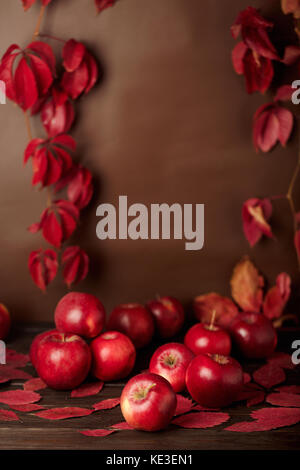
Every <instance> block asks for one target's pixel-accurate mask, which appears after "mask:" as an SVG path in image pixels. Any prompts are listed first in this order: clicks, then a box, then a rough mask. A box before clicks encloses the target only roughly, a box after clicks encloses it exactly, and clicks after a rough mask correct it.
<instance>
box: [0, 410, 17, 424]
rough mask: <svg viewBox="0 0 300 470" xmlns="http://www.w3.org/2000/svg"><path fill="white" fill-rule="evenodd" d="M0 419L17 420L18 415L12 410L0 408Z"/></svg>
mask: <svg viewBox="0 0 300 470" xmlns="http://www.w3.org/2000/svg"><path fill="white" fill-rule="evenodd" d="M0 421H19V417H18V416H17V415H16V413H14V412H13V411H9V410H0Z"/></svg>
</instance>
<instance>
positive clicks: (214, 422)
mask: <svg viewBox="0 0 300 470" xmlns="http://www.w3.org/2000/svg"><path fill="white" fill-rule="evenodd" d="M229 418H230V416H229V414H228V413H215V412H213V413H211V412H209V411H207V412H206V411H205V412H201V411H199V412H197V413H190V414H188V415H184V416H179V418H175V419H173V421H172V424H176V425H177V426H180V427H182V428H188V429H206V428H212V427H214V426H218V425H219V424H222V423H225V422H226V421H228V420H229Z"/></svg>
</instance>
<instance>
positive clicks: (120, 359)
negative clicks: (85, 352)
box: [91, 331, 136, 382]
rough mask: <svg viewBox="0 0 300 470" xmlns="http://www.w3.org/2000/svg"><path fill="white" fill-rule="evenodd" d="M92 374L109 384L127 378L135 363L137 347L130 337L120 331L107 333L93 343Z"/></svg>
mask: <svg viewBox="0 0 300 470" xmlns="http://www.w3.org/2000/svg"><path fill="white" fill-rule="evenodd" d="M91 351H92V357H93V366H92V372H93V374H94V375H95V377H97V378H98V379H100V380H103V381H104V382H108V381H111V380H119V379H123V378H125V377H127V376H128V375H129V374H130V372H131V371H132V369H133V366H134V363H135V357H136V352H135V347H134V345H133V344H132V342H131V340H130V339H129V338H128V336H125V335H123V333H120V332H119V331H107V332H105V333H102V334H101V335H100V336H98V338H95V339H94V340H93V341H92V343H91Z"/></svg>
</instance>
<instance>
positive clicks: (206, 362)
mask: <svg viewBox="0 0 300 470" xmlns="http://www.w3.org/2000/svg"><path fill="white" fill-rule="evenodd" d="M186 386H187V389H188V391H189V393H190V394H191V396H192V398H193V399H194V400H195V401H197V402H198V403H200V405H202V406H204V407H207V408H221V407H223V406H227V405H229V404H230V403H232V402H233V401H234V400H235V399H236V397H237V396H238V394H239V392H240V390H241V389H242V387H243V370H242V367H241V366H240V364H239V363H238V362H237V361H236V360H235V359H233V358H232V357H229V356H220V355H219V354H212V355H211V354H200V355H199V356H196V357H195V359H193V360H192V362H191V363H190V365H189V366H188V368H187V371H186Z"/></svg>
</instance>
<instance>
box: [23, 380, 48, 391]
mask: <svg viewBox="0 0 300 470" xmlns="http://www.w3.org/2000/svg"><path fill="white" fill-rule="evenodd" d="M23 388H24V390H27V391H29V392H35V391H37V390H42V389H43V388H47V385H46V384H45V382H44V381H43V380H42V379H40V378H39V377H36V378H33V379H29V380H27V382H25V383H24V384H23Z"/></svg>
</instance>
